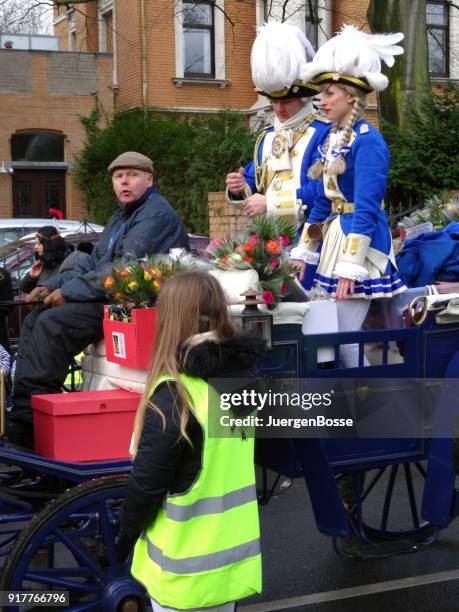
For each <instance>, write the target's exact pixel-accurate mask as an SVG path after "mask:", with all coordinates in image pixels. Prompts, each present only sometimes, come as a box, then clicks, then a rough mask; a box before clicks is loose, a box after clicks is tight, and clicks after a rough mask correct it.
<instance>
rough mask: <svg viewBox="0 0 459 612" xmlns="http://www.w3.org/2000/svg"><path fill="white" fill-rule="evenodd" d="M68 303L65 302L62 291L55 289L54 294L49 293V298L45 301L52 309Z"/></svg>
mask: <svg viewBox="0 0 459 612" xmlns="http://www.w3.org/2000/svg"><path fill="white" fill-rule="evenodd" d="M66 303H67V302H66V301H65V299H64V297H63V295H62V292H61V290H60V289H54V291H53V292H52V293H49V291H48V296H47V297H46V298H45V300H44V304H45V306H50V307H53V306H62V305H63V304H66Z"/></svg>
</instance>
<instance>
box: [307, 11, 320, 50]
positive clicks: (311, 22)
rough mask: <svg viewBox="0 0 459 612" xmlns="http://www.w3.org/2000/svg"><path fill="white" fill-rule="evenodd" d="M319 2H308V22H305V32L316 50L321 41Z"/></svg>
mask: <svg viewBox="0 0 459 612" xmlns="http://www.w3.org/2000/svg"><path fill="white" fill-rule="evenodd" d="M317 5H318V2H317V0H311V2H306V7H305V8H306V23H305V32H304V33H305V34H306V38H307V39H308V40H309V42H310V43H311V45H312V46H313V47H314V50H316V49H317V47H318V46H319V45H318V42H319V13H318V8H319V7H318V6H317Z"/></svg>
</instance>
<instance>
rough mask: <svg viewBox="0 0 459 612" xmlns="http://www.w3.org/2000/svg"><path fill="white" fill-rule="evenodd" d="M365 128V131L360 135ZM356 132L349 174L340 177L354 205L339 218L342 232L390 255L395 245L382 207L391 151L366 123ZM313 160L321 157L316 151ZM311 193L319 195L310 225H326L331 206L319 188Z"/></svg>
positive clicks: (345, 191) (356, 127)
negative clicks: (359, 236)
mask: <svg viewBox="0 0 459 612" xmlns="http://www.w3.org/2000/svg"><path fill="white" fill-rule="evenodd" d="M362 126H366V127H364V128H363V132H362V133H361V128H362ZM354 131H355V132H356V136H355V139H354V141H353V142H352V145H351V149H350V151H349V152H348V153H347V155H346V158H345V159H346V171H345V172H344V174H342V175H340V176H338V186H339V188H340V190H341V192H342V193H343V195H344V196H345V198H346V200H347V201H348V202H353V203H354V206H355V210H354V212H353V213H351V214H346V215H340V224H341V229H342V230H343V232H344V234H345V235H346V236H347V235H348V234H350V233H352V234H363V235H365V236H369V237H370V238H371V243H370V247H371V248H373V249H376V250H377V251H380V252H382V253H384V254H385V255H388V254H389V253H390V249H391V244H392V241H391V234H390V230H389V225H388V222H387V216H386V213H385V212H384V210H381V203H382V201H383V198H384V195H385V192H386V184H387V174H388V169H389V163H390V157H389V151H388V148H387V145H386V143H385V142H384V139H383V137H382V136H381V134H380V133H379V132H378V130H376V129H375V128H374V127H373V126H371V125H370V124H369V123H368V122H367V121H365V120H364V119H361V120H359V121H357V123H356V124H355V126H354ZM314 157H315V158H316V157H319V152H318V151H317V150H316V151H315V153H314ZM314 182H315V181H314ZM318 182H320V183H322V182H323V181H322V180H320V181H318ZM310 189H315V191H316V194H317V195H316V197H315V199H314V203H313V206H312V210H311V214H310V216H309V218H308V222H309V223H313V222H317V221H323V220H325V219H326V218H327V217H328V216H329V214H330V206H331V202H330V200H329V199H328V198H327V197H326V196H325V195H324V194H323V191H322V193H320V189H319V188H318V187H314V186H312V187H310Z"/></svg>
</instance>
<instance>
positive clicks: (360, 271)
mask: <svg viewBox="0 0 459 612" xmlns="http://www.w3.org/2000/svg"><path fill="white" fill-rule="evenodd" d="M333 275H334V276H340V277H343V278H350V279H351V280H354V281H358V282H360V283H361V282H363V281H364V280H366V279H367V278H369V276H370V274H369V272H368V270H367V269H366V268H364V267H363V266H360V265H359V264H355V263H352V262H350V261H339V262H338V263H337V264H336V266H335V269H334V270H333Z"/></svg>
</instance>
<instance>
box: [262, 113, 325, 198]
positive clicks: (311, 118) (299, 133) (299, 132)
mask: <svg viewBox="0 0 459 612" xmlns="http://www.w3.org/2000/svg"><path fill="white" fill-rule="evenodd" d="M316 119H321V116H320V115H319V114H317V113H308V114H307V115H306V117H305V118H304V123H303V124H302V125H301V127H300V128H299V129H298V130H295V134H294V137H293V144H292V146H291V147H290V150H292V149H293V148H294V147H295V145H296V144H297V142H298V141H299V140H300V139H301V138H302V136H303V135H304V134H305V133H306V131H307V129H308V128H309V126H310V125H311V123H312V122H313V121H314V120H316ZM271 127H272V126H268V127H266V128H264V129H263V130H261V132H260V133H259V134H258V136H257V139H256V141H255V147H254V151H253V162H254V168H255V187H256V188H257V192H258V193H265V191H266V190H267V189H268V186H269V184H268V185H265V181H266V177H267V175H268V168H267V166H266V161H265V160H263V161H262V163H261V165H260V164H259V163H258V149H259V147H260V144H261V141H262V140H263V138H264V137H265V136H266V134H267V133H268V132H269V130H270V129H271ZM275 174H276V173H274V174H273V175H272V176H271V180H272V179H273V177H274V175H275ZM271 180H270V181H269V183H271Z"/></svg>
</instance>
